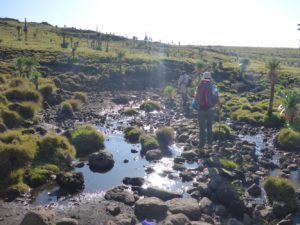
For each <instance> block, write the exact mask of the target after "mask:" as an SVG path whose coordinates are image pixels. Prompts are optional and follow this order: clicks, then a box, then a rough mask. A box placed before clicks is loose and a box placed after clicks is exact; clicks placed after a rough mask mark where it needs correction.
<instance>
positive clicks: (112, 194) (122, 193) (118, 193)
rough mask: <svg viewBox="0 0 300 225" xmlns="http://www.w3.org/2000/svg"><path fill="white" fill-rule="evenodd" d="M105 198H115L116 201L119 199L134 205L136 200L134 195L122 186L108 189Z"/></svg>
mask: <svg viewBox="0 0 300 225" xmlns="http://www.w3.org/2000/svg"><path fill="white" fill-rule="evenodd" d="M104 198H105V199H106V200H114V201H118V202H123V203H124V204H126V205H133V204H134V202H135V198H134V195H133V194H132V193H130V192H128V191H126V190H124V188H122V187H120V186H119V187H115V188H113V189H111V190H108V191H107V192H106V193H105V195H104Z"/></svg>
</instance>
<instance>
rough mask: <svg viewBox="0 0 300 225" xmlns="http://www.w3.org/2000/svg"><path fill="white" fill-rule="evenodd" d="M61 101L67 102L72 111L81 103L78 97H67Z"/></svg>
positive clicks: (76, 109)
mask: <svg viewBox="0 0 300 225" xmlns="http://www.w3.org/2000/svg"><path fill="white" fill-rule="evenodd" d="M63 103H69V104H70V105H71V106H72V110H73V111H78V110H79V107H80V105H81V101H80V100H78V99H67V100H65V101H64V102H63Z"/></svg>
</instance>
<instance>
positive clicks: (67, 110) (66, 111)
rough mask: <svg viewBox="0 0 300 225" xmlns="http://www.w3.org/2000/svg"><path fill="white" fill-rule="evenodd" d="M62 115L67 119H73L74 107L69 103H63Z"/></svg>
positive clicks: (61, 106) (61, 107)
mask: <svg viewBox="0 0 300 225" xmlns="http://www.w3.org/2000/svg"><path fill="white" fill-rule="evenodd" d="M60 113H61V114H62V115H64V116H67V117H73V116H74V112H73V108H72V105H71V104H70V103H68V102H62V103H61V105H60Z"/></svg>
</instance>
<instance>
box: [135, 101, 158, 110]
mask: <svg viewBox="0 0 300 225" xmlns="http://www.w3.org/2000/svg"><path fill="white" fill-rule="evenodd" d="M160 108H161V106H160V102H158V101H152V100H147V101H145V102H143V103H142V104H141V106H140V109H141V110H145V111H146V112H152V111H154V110H160Z"/></svg>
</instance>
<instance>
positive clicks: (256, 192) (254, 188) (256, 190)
mask: <svg viewBox="0 0 300 225" xmlns="http://www.w3.org/2000/svg"><path fill="white" fill-rule="evenodd" d="M248 193H249V194H250V195H252V196H253V197H258V196H260V195H261V188H260V187H259V186H258V185H257V184H252V185H251V186H250V187H249V188H248Z"/></svg>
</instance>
